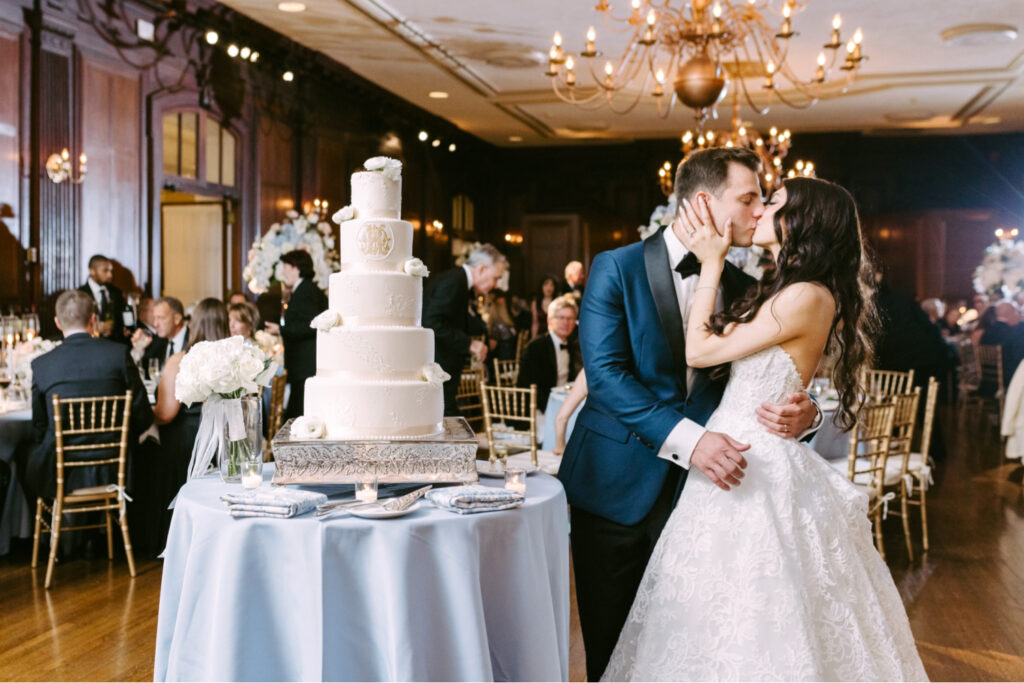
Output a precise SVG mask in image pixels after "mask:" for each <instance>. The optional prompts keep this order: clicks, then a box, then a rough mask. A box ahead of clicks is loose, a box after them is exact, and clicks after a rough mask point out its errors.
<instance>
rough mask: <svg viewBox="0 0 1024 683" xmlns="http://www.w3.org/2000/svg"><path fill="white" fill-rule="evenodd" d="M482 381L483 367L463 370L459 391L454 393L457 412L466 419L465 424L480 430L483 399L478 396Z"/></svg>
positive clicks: (482, 416) (482, 415) (482, 420)
mask: <svg viewBox="0 0 1024 683" xmlns="http://www.w3.org/2000/svg"><path fill="white" fill-rule="evenodd" d="M483 381H484V369H483V367H466V368H463V370H462V376H461V377H460V378H459V389H458V391H457V392H456V393H455V401H456V403H458V405H459V411H460V412H461V413H462V416H463V417H465V418H466V422H468V423H469V425H470V426H471V427H474V428H475V429H478V428H480V426H481V425H482V424H483V422H484V406H483V398H482V397H481V394H480V385H481V384H482V383H483Z"/></svg>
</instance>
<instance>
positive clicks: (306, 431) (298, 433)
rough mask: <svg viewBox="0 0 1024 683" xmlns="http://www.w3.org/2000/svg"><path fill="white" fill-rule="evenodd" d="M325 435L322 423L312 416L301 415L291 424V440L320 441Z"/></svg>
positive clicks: (325, 428)
mask: <svg viewBox="0 0 1024 683" xmlns="http://www.w3.org/2000/svg"><path fill="white" fill-rule="evenodd" d="M326 434H327V427H326V425H324V421H323V420H321V419H320V418H319V417H314V416H313V415H302V416H301V417H297V418H295V421H294V422H292V430H291V436H292V438H293V439H298V440H302V439H322V438H324V436H326Z"/></svg>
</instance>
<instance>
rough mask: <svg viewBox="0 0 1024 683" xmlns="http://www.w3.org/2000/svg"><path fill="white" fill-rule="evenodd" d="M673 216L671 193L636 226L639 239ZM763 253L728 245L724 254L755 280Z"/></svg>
mask: <svg viewBox="0 0 1024 683" xmlns="http://www.w3.org/2000/svg"><path fill="white" fill-rule="evenodd" d="M675 217H676V196H675V194H672V195H671V196H670V197H669V199H668V204H662V205H661V206H658V207H656V208H655V209H654V212H653V213H652V214H651V217H650V219H649V220H648V221H647V225H641V226H640V227H638V228H637V232H639V233H640V239H641V240H645V239H647V238H648V237H650V236H651V235H654V234H656V233H657V232H658V230H660V229H661V227H662V226H664V225H670V224H671V223H672V221H673V220H674V219H675ZM763 254H764V249H762V248H761V247H758V246H754V245H751V246H749V247H729V252H728V253H727V254H726V255H725V259H726V260H727V261H729V262H730V263H732V264H733V265H734V266H736V267H737V268H739V269H740V270H742V271H743V272H744V273H746V274H747V275H749V276H751V277H752V278H754V279H755V280H760V279H761V276H763V275H764V268H762V267H761V265H760V263H761V256H762V255H763Z"/></svg>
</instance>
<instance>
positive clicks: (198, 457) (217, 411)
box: [174, 335, 277, 480]
mask: <svg viewBox="0 0 1024 683" xmlns="http://www.w3.org/2000/svg"><path fill="white" fill-rule="evenodd" d="M276 370H277V365H276V364H275V363H274V361H273V360H271V359H270V358H269V357H268V356H267V354H266V353H264V352H263V350H262V349H260V348H259V347H258V346H257V345H255V344H252V343H249V342H248V341H246V340H245V339H244V338H243V337H241V336H237V335H236V336H234V337H229V338H227V339H221V340H219V341H204V342H199V343H198V344H196V345H195V346H193V347H192V348H191V349H189V351H188V353H186V354H185V357H184V358H182V359H181V367H180V368H179V369H178V376H177V379H176V381H175V384H174V397H175V398H176V399H178V400H179V401H181V402H182V403H184V404H185V405H187V406H190V405H192V404H193V403H197V402H202V404H203V415H202V422H201V423H200V425H199V433H198V435H197V436H196V442H195V446H194V447H193V449H192V459H191V461H190V462H189V467H188V472H189V478H190V479H192V478H195V477H201V476H203V475H204V474H206V471H207V468H208V467H209V466H210V463H211V462H213V458H214V456H216V455H219V456H220V462H221V473H222V476H224V477H225V478H226V479H231V480H233V479H235V478H237V477H238V476H240V475H241V463H242V461H243V460H244V459H245V458H247V457H249V456H251V455H253V450H254V448H255V449H258V447H259V444H260V441H259V440H258V439H262V436H263V435H262V434H261V433H257V434H256V435H253V434H249V433H247V432H248V430H247V427H246V423H247V420H246V419H245V418H246V416H245V415H244V414H243V410H251V408H246V407H245V402H244V401H243V400H240V399H243V397H246V396H247V395H248V394H253V393H256V392H258V391H260V387H266V386H270V381H271V379H272V378H273V376H274V373H275V372H276ZM255 403H256V407H255V410H257V411H259V410H261V406H260V403H259V400H258V399H256V401H255ZM258 431H261V430H258ZM254 438H255V439H256V441H255V444H254V443H253V440H254Z"/></svg>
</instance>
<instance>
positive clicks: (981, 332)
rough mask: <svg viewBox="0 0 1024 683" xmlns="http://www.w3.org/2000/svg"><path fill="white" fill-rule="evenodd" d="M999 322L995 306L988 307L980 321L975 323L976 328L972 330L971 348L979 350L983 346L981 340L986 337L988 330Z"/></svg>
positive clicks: (980, 316)
mask: <svg viewBox="0 0 1024 683" xmlns="http://www.w3.org/2000/svg"><path fill="white" fill-rule="evenodd" d="M997 322H998V320H997V318H996V308H995V306H986V308H985V310H984V312H981V315H979V316H978V319H977V320H975V321H974V327H973V329H971V346H973V347H975V348H977V347H978V345H979V344H981V338H982V337H983V336H985V332H987V331H988V328H990V327H992V326H993V325H995V324H996V323H997Z"/></svg>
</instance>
